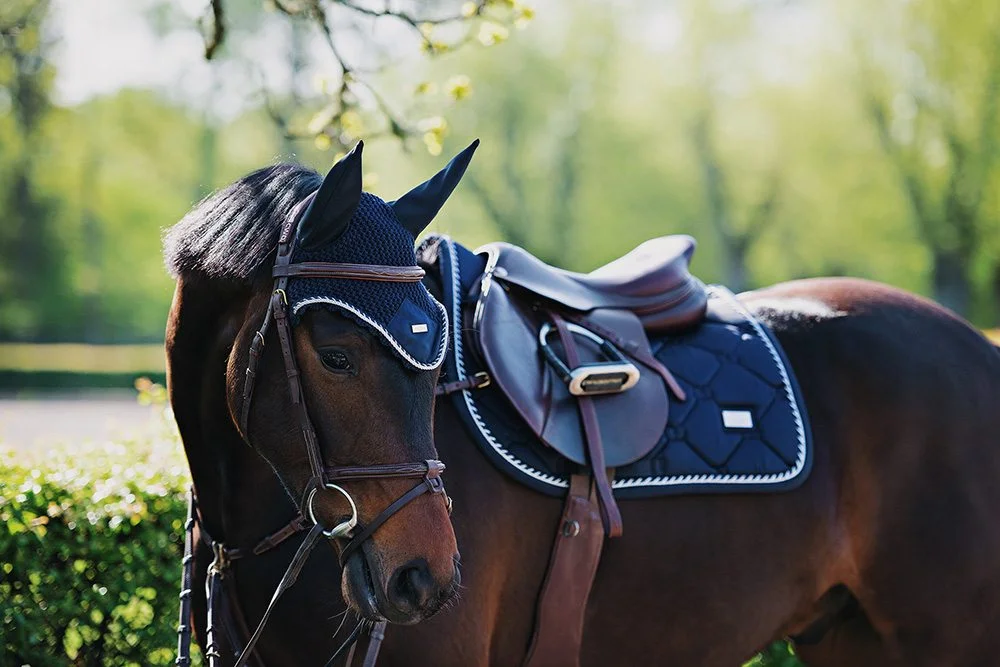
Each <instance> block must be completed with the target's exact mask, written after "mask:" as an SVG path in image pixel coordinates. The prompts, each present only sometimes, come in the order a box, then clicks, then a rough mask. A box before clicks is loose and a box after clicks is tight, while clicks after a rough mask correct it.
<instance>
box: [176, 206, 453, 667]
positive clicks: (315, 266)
mask: <svg viewBox="0 0 1000 667" xmlns="http://www.w3.org/2000/svg"><path fill="white" fill-rule="evenodd" d="M314 197H315V193H313V194H311V195H309V196H308V197H306V198H305V199H304V200H303V201H302V202H300V203H299V204H298V205H297V206H296V207H295V209H294V210H293V211H292V214H291V215H290V216H289V221H288V223H286V225H285V226H284V227H283V228H282V231H281V236H280V238H279V240H278V249H277V255H276V257H275V264H274V270H273V272H272V277H273V278H274V289H273V291H272V293H271V298H270V302H269V304H268V308H267V311H266V313H265V315H264V321H263V323H262V324H261V327H260V329H259V330H258V331H257V333H256V334H255V335H254V339H253V341H252V342H251V344H250V351H249V359H248V361H247V371H246V381H245V384H244V387H243V403H242V405H241V407H240V418H239V426H240V431H241V433H242V435H243V438H244V439H245V440H246V441H247V442H248V443H249V441H250V435H249V428H248V426H249V422H250V408H251V405H252V402H253V390H254V384H255V381H256V378H257V366H258V364H259V362H260V357H261V354H262V353H263V349H264V343H265V340H266V339H267V333H268V329H269V328H270V327H271V325H272V324H274V326H275V329H276V333H277V335H278V341H279V343H280V348H281V355H282V359H283V361H284V366H285V377H286V380H287V382H288V393H289V396H290V398H291V404H292V411H293V412H294V413H295V416H296V418H297V420H298V425H299V429H300V431H301V433H302V440H303V442H304V443H305V448H306V454H307V457H308V460H309V468H310V473H311V476H310V478H309V480H308V482H307V483H306V485H305V488H304V490H303V495H302V499H301V501H300V503H299V516H298V517H296V518H295V519H293V520H292V521H291V522H290V523H289V524H288V525H286V526H285V527H283V528H282V529H280V530H278V531H277V532H275V533H272V534H271V535H269V536H267V537H265V538H264V539H263V540H261V541H260V542H259V543H258V544H257V545H256V546H254V547H253V548H252V550H249V551H246V550H240V549H233V548H228V547H225V546H224V545H222V544H221V543H215V542H214V541H212V542H211V544H212V548H213V551H214V552H215V555H216V557H215V561H214V562H213V564H212V567H210V568H209V572H210V574H209V581H208V584H209V585H208V589H209V590H208V595H209V608H210V609H211V608H212V607H213V604H212V602H213V599H214V598H215V597H217V596H218V595H219V591H217V589H218V588H221V581H222V577H223V575H224V573H225V570H226V569H227V568H228V564H229V561H230V560H232V559H233V558H238V557H242V556H245V555H249V554H254V555H256V554H260V553H263V552H265V551H268V550H270V549H271V548H273V547H275V546H277V545H278V544H280V543H281V542H283V541H284V540H286V539H288V538H289V537H291V536H292V535H295V534H297V533H299V532H301V531H303V530H305V529H306V528H307V527H309V526H311V527H310V528H309V532H308V533H307V535H306V538H305V540H304V541H303V542H302V543H301V544H300V545H299V548H298V550H297V551H296V553H295V556H294V558H293V559H292V562H291V563H290V564H289V566H288V569H287V570H286V571H285V574H284V576H283V577H282V578H281V581H280V582H279V584H278V586H277V588H276V589H275V591H274V595H273V596H272V598H271V601H270V603H269V604H268V606H267V609H266V610H265V612H264V615H263V617H262V618H261V620H260V622H259V623H258V625H257V629H256V630H255V631H254V632H253V634H252V635H251V636H250V639H249V640H248V641H247V644H246V645H245V646H244V648H243V651H242V653H241V654H240V656H239V659H238V660H237V661H236V667H242V666H243V665H245V664H246V663H247V661H248V660H249V659H250V656H251V655H252V654H253V649H254V646H255V645H256V643H257V641H258V640H259V638H260V636H261V632H262V631H263V628H264V625H265V624H266V623H267V620H268V618H269V617H270V615H271V612H272V611H273V609H274V606H275V604H276V603H277V602H278V599H279V598H280V597H281V595H282V594H283V593H284V592H285V591H286V590H288V588H289V587H291V585H292V584H294V583H295V580H296V579H297V578H298V576H299V573H300V572H301V571H302V568H303V566H304V565H305V562H306V560H307V559H308V557H309V554H310V553H311V551H312V549H313V547H314V546H315V545H316V544H317V543H318V541H319V539H320V537H323V536H325V537H328V538H350V541H349V542H348V543H347V545H346V546H345V547H344V548H343V550H342V551H341V557H340V562H341V565H342V566H343V565H345V564H346V563H347V560H348V558H350V556H351V555H352V554H354V553H355V552H356V551H358V550H359V549H360V548H361V546H362V544H363V543H364V542H365V540H367V539H368V538H369V537H371V536H372V535H373V534H374V533H375V531H376V530H378V528H379V527H380V526H382V524H384V523H385V522H386V521H387V520H388V519H389V518H390V517H391V516H392V515H394V514H395V513H396V512H398V511H399V510H400V509H402V508H403V507H405V506H406V505H408V504H409V503H410V502H412V501H413V500H415V499H416V498H418V497H420V496H421V495H423V494H424V493H431V494H433V495H440V496H441V497H442V498H444V500H445V503H446V505H447V507H448V509H449V512H450V510H451V500H450V498H448V496H447V494H446V493H445V489H444V482H443V481H442V480H441V473H442V472H444V470H445V465H444V464H443V463H442V462H441V461H438V460H434V459H431V460H427V461H422V462H419V463H397V464H382V465H370V466H325V465H324V462H323V457H322V454H321V451H320V447H319V442H318V439H317V436H316V429H315V428H314V427H313V423H312V420H311V419H310V418H309V411H308V409H307V407H306V402H305V397H304V395H303V391H302V381H301V375H300V373H299V368H298V364H297V362H296V358H295V348H294V343H293V340H292V331H291V323H290V321H289V303H288V294H287V288H288V280H289V278H292V277H297V278H339V279H344V280H370V281H376V282H419V281H420V280H421V279H422V278H423V277H424V270H423V269H421V268H420V267H419V266H402V267H401V266H381V265H370V264H349V263H333V262H300V263H296V264H293V263H292V261H291V260H292V250H293V248H294V241H295V236H296V230H297V227H298V224H299V221H300V219H301V218H302V216H303V214H304V212H305V211H306V210H307V209H308V207H309V205H310V203H311V202H312V200H313V199H314ZM400 478H419V480H420V481H419V482H417V484H416V485H415V486H413V487H412V488H411V489H410V490H409V491H407V492H406V493H405V494H403V495H402V496H401V497H400V498H399V499H397V500H396V501H395V502H393V503H392V504H390V505H389V506H388V507H386V508H385V509H384V510H383V511H382V512H380V513H379V514H378V515H377V516H376V517H375V518H374V519H373V520H372V521H371V522H370V523H368V524H367V525H366V526H363V527H362V526H355V524H356V521H357V510H356V507H355V504H354V500H353V499H352V498H351V496H350V495H349V494H348V493H347V491H345V490H344V489H342V488H341V487H340V486H338V485H336V484H335V482H354V481H359V480H384V479H400ZM328 488H330V489H336V490H337V491H339V492H341V493H342V494H343V495H344V496H345V497H346V498H347V500H348V501H349V502H350V504H351V506H352V512H353V516H352V519H351V521H350V522H345V523H342V524H339V525H338V526H336V527H335V528H333V529H331V530H325V529H324V528H323V526H322V525H321V524H320V523H318V522H315V521H314V520H313V519H312V518H311V512H312V500H313V496H314V495H315V494H316V493H317V492H318V491H320V490H323V489H328ZM191 518H192V519H193V512H192V516H191ZM355 528H358V529H357V530H355ZM189 564H190V559H189V558H186V560H185V568H187V567H188V566H189ZM189 580H190V577H188V583H187V584H186V585H185V586H184V588H185V591H187V593H186V595H187V596H189V595H190V581H189ZM184 595H185V593H184V592H182V596H184ZM183 600H184V598H183V597H182V601H183ZM182 613H184V605H182ZM187 614H188V618H189V617H190V608H189V607H188V609H187ZM210 616H211V614H210ZM186 623H187V621H185V620H184V619H182V621H181V625H182V626H183V627H184V628H185V633H187V634H186V635H185V634H181V636H180V638H179V649H181V648H183V644H184V642H185V639H186V640H187V642H188V643H190V632H189V630H187V628H186ZM208 623H209V625H213V621H212V618H209V620H208ZM384 629H385V621H379V622H377V623H375V624H374V627H373V628H372V630H371V633H370V641H369V647H368V651H367V654H366V656H365V661H364V664H365V666H366V667H371V666H372V665H374V664H375V660H376V658H377V656H378V650H379V645H380V642H381V640H382V637H383V636H384ZM209 634H210V635H213V636H211V637H209V638H208V639H209V641H208V643H209V644H210V645H211V647H210V648H207V649H206V655H208V657H209V661H210V665H211V666H212V667H215V665H216V664H218V663H217V661H218V660H219V659H221V656H219V655H218V651H217V650H215V645H214V644H215V642H214V633H209ZM355 638H356V635H355ZM338 653H339V651H338ZM179 654H180V655H181V656H182V657H186V656H187V649H185V650H184V651H180V650H179Z"/></svg>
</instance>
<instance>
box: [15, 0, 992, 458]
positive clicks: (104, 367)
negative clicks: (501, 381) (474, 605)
mask: <svg viewBox="0 0 1000 667" xmlns="http://www.w3.org/2000/svg"><path fill="white" fill-rule="evenodd" d="M300 5H301V3H298V4H297V3H295V2H292V1H291V0H285V1H284V2H278V3H276V4H271V3H269V2H264V3H263V4H261V3H260V2H257V1H256V0H238V1H237V0H231V1H230V2H228V3H227V4H225V10H226V14H225V15H224V17H223V20H222V21H221V23H222V24H223V25H224V27H225V32H224V34H223V37H224V39H223V40H222V41H221V44H219V45H218V46H217V48H216V50H215V52H214V54H213V58H212V60H211V61H209V60H206V58H205V51H206V41H207V42H209V43H210V42H211V41H212V40H213V39H214V37H215V35H214V31H213V25H214V23H213V21H212V20H211V15H210V13H211V7H210V6H209V7H206V5H205V3H204V2H203V1H202V0H181V1H175V2H168V1H166V0H51V1H49V0H12V1H11V2H5V3H3V7H0V31H2V32H3V42H2V52H0V341H2V343H3V344H2V345H0V387H2V389H3V390H4V391H5V392H7V393H8V394H9V393H12V392H13V393H19V392H20V393H21V394H22V395H23V394H24V392H26V391H28V390H39V389H53V388H58V389H61V390H67V389H74V388H77V387H129V386H131V383H132V381H133V379H134V377H135V376H137V375H139V374H147V375H152V376H153V377H154V379H157V378H160V377H162V371H163V362H162V354H161V353H160V351H159V343H161V341H162V336H163V328H164V322H165V317H166V312H167V308H168V305H169V303H170V298H171V287H172V283H171V280H170V278H169V277H168V275H167V274H166V272H165V271H164V269H163V265H162V262H161V259H160V237H161V234H162V232H163V230H164V228H166V227H168V226H169V225H171V224H172V223H173V222H175V221H176V220H178V219H179V218H180V217H181V216H182V215H183V214H184V212H185V211H186V210H187V209H188V208H189V207H190V206H191V205H192V204H193V203H195V202H196V201H198V200H199V199H200V198H201V197H203V196H204V195H205V194H207V193H208V192H210V191H211V190H212V189H214V188H217V187H219V186H221V185H223V184H225V183H227V182H229V181H231V180H233V179H235V178H237V177H239V176H240V175H242V174H244V173H246V172H248V171H250V170H252V169H254V168H257V167H259V166H263V165H266V164H269V163H272V162H275V161H280V160H296V161H300V162H304V163H306V164H308V165H311V166H313V167H315V168H316V169H321V170H322V169H324V168H326V167H328V166H329V165H330V164H331V162H332V161H333V160H334V158H335V157H336V156H337V154H338V153H339V152H341V151H342V150H343V149H345V148H348V147H349V146H350V145H352V144H353V143H354V141H356V140H357V139H358V138H359V137H364V138H365V139H366V140H367V141H368V149H367V150H366V160H367V167H368V169H369V170H370V173H369V174H368V175H367V178H366V180H367V183H366V184H367V186H368V187H369V189H371V190H372V191H374V192H376V193H378V194H381V195H383V196H385V197H387V198H388V197H392V196H394V195H396V194H399V193H400V192H402V191H403V190H404V188H406V187H407V186H408V185H410V184H412V183H413V182H416V181H417V180H419V179H421V178H423V177H424V176H425V175H426V174H428V173H429V172H430V171H431V170H433V169H435V168H437V167H438V166H439V165H440V164H441V163H442V162H443V160H444V159H445V158H446V157H447V156H448V155H449V154H450V153H452V152H453V151H455V150H457V149H458V148H460V147H461V146H464V145H465V144H466V143H467V142H468V141H470V140H471V139H472V138H474V137H481V138H482V140H483V144H482V148H481V149H480V151H479V153H478V154H477V156H476V160H475V162H474V166H473V168H472V170H471V173H470V176H469V178H467V179H466V182H465V183H463V186H462V187H461V188H460V189H459V192H458V193H457V194H456V196H455V197H454V198H453V201H452V202H451V203H449V205H448V206H447V208H446V209H445V211H444V212H443V214H442V215H441V216H440V217H439V218H438V220H437V222H436V223H435V225H434V228H433V230H432V231H435V232H445V233H448V234H451V235H453V236H454V237H456V238H457V239H459V240H460V241H462V242H464V243H466V244H468V245H471V246H475V245H476V244H478V243H480V242H485V241H488V240H493V239H498V238H502V239H505V240H509V241H512V242H514V243H518V244H521V245H524V246H526V247H528V248H529V249H531V250H532V251H533V252H535V253H537V254H538V255H540V256H541V257H543V258H545V259H546V260H548V261H550V262H552V263H555V264H559V265H563V266H566V267H569V268H573V269H577V270H589V269H592V268H594V267H596V266H598V265H600V264H601V263H603V262H605V261H607V260H609V259H611V258H613V257H615V256H617V255H619V254H621V253H623V252H625V251H627V250H629V249H630V248H631V247H633V246H634V245H636V244H638V243H639V242H641V241H642V240H644V239H647V238H649V237H652V236H657V235H662V234H671V233H687V234H691V235H693V236H695V237H696V238H697V239H698V242H699V248H698V251H697V255H696V258H695V262H694V270H695V272H696V273H697V274H698V275H699V276H700V277H701V278H703V279H704V280H706V281H718V282H723V283H725V284H727V285H729V286H730V287H732V288H733V289H735V290H743V289H751V288H754V287H758V286H762V285H767V284H770V283H773V282H777V281H782V280H788V279H793V278H800V277H806V276H818V275H854V276H861V277H867V278H871V279H875V280H881V281H886V282H889V283H891V284H894V285H898V286H900V287H904V288H907V289H911V290H915V291H917V292H920V293H923V294H926V295H928V296H930V297H932V298H934V299H936V300H938V301H940V302H941V303H944V304H945V305H947V306H949V307H951V308H953V309H955V310H956V311H957V312H959V313H960V314H962V315H964V316H966V317H967V318H969V319H971V320H972V321H973V322H974V323H975V324H977V325H979V326H982V327H984V328H989V327H993V326H995V325H996V324H997V319H998V317H1000V233H998V231H1000V228H998V227H1000V226H998V214H1000V198H998V194H997V193H998V189H997V177H998V169H997V157H998V154H1000V148H998V145H997V142H998V133H1000V118H998V101H1000V96H998V90H1000V5H997V3H987V2H979V1H976V0H968V1H965V2H961V1H958V2H942V1H932V0H909V1H902V0H896V1H887V2H879V3H870V2H861V1H860V0H712V1H707V0H691V1H688V0H676V1H672V2H664V1H661V0H617V1H615V2H609V1H607V0H573V1H572V2H569V1H564V2H546V3H543V4H541V5H539V6H528V5H525V4H522V3H520V2H515V1H511V2H507V1H502V0H500V1H497V0H494V1H491V2H488V3H486V4H485V5H477V4H474V3H464V4H463V3H461V2H432V3H409V4H401V3H396V4H395V5H390V6H393V7H395V8H396V9H397V11H398V12H399V13H401V14H402V15H403V17H404V18H403V19H400V18H398V17H392V16H384V17H378V16H373V15H372V14H378V13H380V12H382V11H383V10H384V9H385V7H386V6H385V5H383V4H381V3H380V2H378V1H372V2H366V3H358V4H357V7H356V8H354V9H351V8H349V7H347V6H344V5H343V4H340V3H331V4H330V5H329V6H328V11H327V14H326V17H325V18H326V24H327V25H328V26H329V27H330V28H331V29H330V39H329V40H328V39H327V35H326V34H325V33H324V31H322V30H321V29H319V27H318V23H317V21H316V20H315V17H311V16H303V15H298V16H295V15H292V16H290V15H289V12H288V10H289V9H291V10H294V9H295V8H296V7H299V6H300ZM302 6H304V5H302ZM358 8H360V9H358ZM282 9H284V10H285V11H281V10H282ZM292 13H294V12H292ZM444 18H455V19H456V20H455V21H447V22H445V23H443V24H439V23H437V21H439V20H440V19H444ZM404 19H405V20H404ZM410 19H412V21H411V20H410ZM425 20H426V21H428V22H426V23H425V22H424V21H425ZM342 63H343V64H346V65H347V67H348V69H350V70H351V72H350V74H349V75H348V78H347V81H346V85H345V81H344V74H343V67H342ZM342 87H343V89H344V90H345V91H346V94H345V95H339V92H340V91H341V89H342ZM393 125H395V127H394V126H393ZM393 130H395V131H393ZM15 343H16V345H15ZM54 343H74V344H77V345H74V346H49V345H46V346H44V347H41V346H40V345H41V344H54ZM80 344H84V345H80ZM137 344H138V345H146V346H147V347H135V345H137ZM112 345H114V346H120V345H128V346H129V347H109V346H112ZM91 346H99V347H91ZM36 395H37V392H36ZM5 405H7V407H5V408H4V410H5V411H4V412H3V413H0V417H3V416H6V419H0V439H4V438H5V436H6V440H8V441H9V440H11V438H12V437H13V434H12V432H11V431H10V428H12V427H11V426H10V423H11V421H12V420H14V421H16V419H17V415H16V414H14V415H11V414H10V409H9V405H8V404H5ZM22 412H23V411H22ZM88 414H91V413H88ZM5 429H7V430H5ZM22 430H23V429H22V428H21V427H18V435H17V438H19V439H22V440H23V438H24V437H27V436H26V435H25V434H23V433H21V431H22Z"/></svg>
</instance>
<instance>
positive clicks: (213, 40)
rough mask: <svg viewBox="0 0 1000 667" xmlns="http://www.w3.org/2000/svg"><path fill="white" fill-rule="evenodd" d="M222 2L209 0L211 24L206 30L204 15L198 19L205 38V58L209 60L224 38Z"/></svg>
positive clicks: (224, 22) (224, 26)
mask: <svg viewBox="0 0 1000 667" xmlns="http://www.w3.org/2000/svg"><path fill="white" fill-rule="evenodd" d="M222 3H223V0H210V2H209V6H208V9H210V10H211V12H212V19H211V21H212V25H211V28H210V29H209V30H208V31H206V29H205V24H206V23H207V22H208V21H207V20H206V19H205V17H204V16H203V17H202V18H201V19H200V20H199V21H198V23H199V25H200V26H201V28H202V34H203V35H204V38H205V60H211V59H212V57H213V56H214V55H215V52H216V51H217V50H218V49H219V47H220V46H222V43H223V41H225V39H226V21H225V9H224V7H223V4H222Z"/></svg>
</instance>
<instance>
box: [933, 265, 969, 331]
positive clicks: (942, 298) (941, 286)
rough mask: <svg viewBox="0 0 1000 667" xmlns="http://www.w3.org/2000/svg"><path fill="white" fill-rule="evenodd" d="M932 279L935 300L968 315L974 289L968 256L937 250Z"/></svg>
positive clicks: (963, 315) (965, 315) (964, 315)
mask: <svg viewBox="0 0 1000 667" xmlns="http://www.w3.org/2000/svg"><path fill="white" fill-rule="evenodd" d="M932 279H933V290H934V300H935V301H937V302H938V303H940V304H941V305H942V306H944V307H946V308H950V309H951V310H953V311H955V312H956V313H958V314H959V315H961V316H962V317H968V316H969V311H970V308H971V306H972V291H973V290H972V282H971V280H970V279H969V271H968V258H965V257H962V256H961V255H960V254H959V253H955V252H947V251H941V250H938V251H935V252H934V274H933V278H932Z"/></svg>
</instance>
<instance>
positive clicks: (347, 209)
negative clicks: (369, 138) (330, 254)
mask: <svg viewBox="0 0 1000 667" xmlns="http://www.w3.org/2000/svg"><path fill="white" fill-rule="evenodd" d="M363 148H364V144H363V142H360V141H359V142H358V143H357V145H356V146H355V147H354V148H353V149H351V152H350V153H348V154H347V155H345V156H344V157H342V158H341V159H340V160H339V161H338V162H337V163H336V164H335V165H333V168H331V169H330V173H328V174H327V175H326V178H325V179H323V185H321V186H320V187H319V192H317V193H316V197H315V199H313V201H312V203H311V204H309V209H308V210H307V211H306V212H305V214H303V216H302V222H300V223H299V230H298V239H299V243H300V244H301V245H302V247H303V248H306V249H307V250H315V249H316V248H322V247H323V246H325V245H328V244H329V243H332V242H333V241H335V240H336V239H337V237H339V236H340V235H341V234H342V233H343V232H344V230H345V229H347V223H349V222H350V221H351V218H352V217H353V216H354V211H355V210H356V209H357V208H358V202H359V201H361V176H362V169H361V150H362V149H363Z"/></svg>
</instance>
